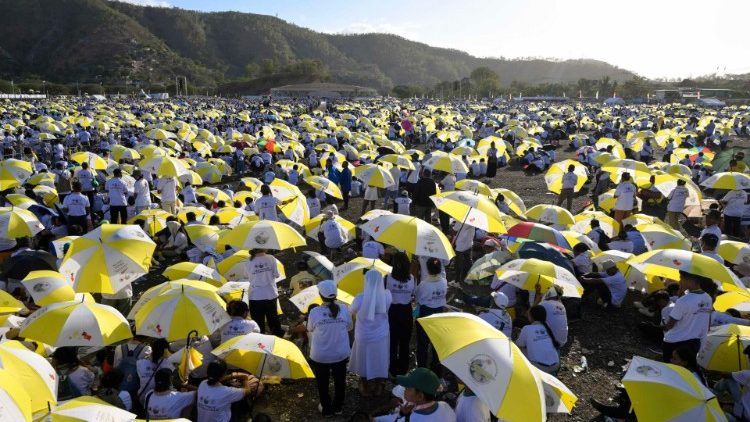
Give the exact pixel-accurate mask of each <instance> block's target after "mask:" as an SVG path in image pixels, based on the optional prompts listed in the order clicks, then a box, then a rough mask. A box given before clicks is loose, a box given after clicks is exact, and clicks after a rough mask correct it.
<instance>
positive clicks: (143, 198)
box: [133, 170, 151, 214]
mask: <svg viewBox="0 0 750 422" xmlns="http://www.w3.org/2000/svg"><path fill="white" fill-rule="evenodd" d="M133 177H134V178H135V185H134V186H133V193H134V194H135V213H136V214H140V213H142V212H143V211H145V210H147V209H150V208H151V190H150V188H149V186H148V181H147V180H146V179H144V178H143V173H142V172H141V171H140V170H136V171H134V172H133Z"/></svg>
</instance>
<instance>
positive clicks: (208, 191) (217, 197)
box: [195, 186, 232, 204]
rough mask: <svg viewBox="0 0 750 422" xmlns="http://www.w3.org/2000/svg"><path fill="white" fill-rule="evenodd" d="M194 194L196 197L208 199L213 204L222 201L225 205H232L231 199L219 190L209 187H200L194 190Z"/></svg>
mask: <svg viewBox="0 0 750 422" xmlns="http://www.w3.org/2000/svg"><path fill="white" fill-rule="evenodd" d="M195 193H196V195H202V196H205V197H208V198H210V199H211V201H213V202H219V201H224V202H225V203H227V204H231V203H232V198H231V197H230V196H229V195H227V193H226V192H224V191H223V190H221V189H217V188H213V187H209V186H201V187H199V188H198V189H196V190H195Z"/></svg>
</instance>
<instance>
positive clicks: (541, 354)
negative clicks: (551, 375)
mask: <svg viewBox="0 0 750 422" xmlns="http://www.w3.org/2000/svg"><path fill="white" fill-rule="evenodd" d="M516 346H518V347H520V348H521V350H522V351H523V354H524V355H526V357H527V358H528V359H529V360H530V361H532V362H535V363H541V364H542V365H547V366H552V365H555V364H558V363H560V355H559V354H558V353H557V350H555V345H554V344H553V343H552V338H551V337H550V336H549V333H548V332H547V329H546V328H544V325H542V324H541V323H536V322H535V323H533V324H529V325H526V326H524V327H523V328H521V333H520V334H519V335H518V338H517V339H516Z"/></svg>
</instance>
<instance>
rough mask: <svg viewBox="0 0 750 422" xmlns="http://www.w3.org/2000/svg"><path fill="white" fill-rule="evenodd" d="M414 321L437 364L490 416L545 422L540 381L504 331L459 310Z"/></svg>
mask: <svg viewBox="0 0 750 422" xmlns="http://www.w3.org/2000/svg"><path fill="white" fill-rule="evenodd" d="M417 322H418V323H419V324H420V325H421V326H422V328H424V330H425V332H426V333H427V336H428V337H429V338H430V341H431V342H432V345H433V346H434V348H435V351H436V352H437V355H438V357H439V358H440V362H441V363H442V364H443V365H444V366H445V367H447V368H448V369H449V370H450V371H451V372H453V374H455V375H456V377H457V378H458V379H460V380H461V382H463V384H464V385H466V386H467V387H468V388H470V389H471V391H472V392H473V393H474V394H476V395H477V397H478V398H479V399H480V400H481V401H482V402H483V403H484V404H486V405H487V406H488V407H489V409H490V411H491V412H492V414H494V415H495V416H497V417H498V418H499V419H502V420H508V421H542V420H545V417H546V410H545V397H544V391H543V385H542V381H541V379H540V378H539V377H538V376H537V375H536V371H535V368H534V367H533V366H532V365H531V363H530V362H529V361H528V360H527V359H526V357H525V356H524V355H523V353H522V352H521V350H520V349H519V348H518V347H517V346H516V345H515V344H513V342H512V341H511V340H510V339H509V338H508V337H506V336H505V335H504V334H503V333H502V332H500V331H498V330H496V329H495V328H494V327H492V326H491V325H490V324H488V323H487V322H485V321H484V320H482V319H481V318H479V317H477V316H475V315H471V314H467V313H460V312H448V313H442V314H435V315H431V316H428V317H425V318H419V319H418V320H417ZM456 333H460V335H456ZM418 370H419V369H418ZM399 378H401V377H399Z"/></svg>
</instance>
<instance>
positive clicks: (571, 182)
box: [557, 164, 578, 211]
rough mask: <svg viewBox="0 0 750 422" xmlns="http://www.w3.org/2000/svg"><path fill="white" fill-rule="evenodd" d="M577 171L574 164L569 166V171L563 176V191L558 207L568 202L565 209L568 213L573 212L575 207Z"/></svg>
mask: <svg viewBox="0 0 750 422" xmlns="http://www.w3.org/2000/svg"><path fill="white" fill-rule="evenodd" d="M575 170H576V166H574V165H572V164H571V165H569V166H568V171H567V172H566V173H565V174H563V176H562V190H561V191H560V195H558V196H557V206H558V207H559V206H560V205H561V204H562V203H563V201H566V205H565V208H566V209H567V210H568V211H571V209H572V207H573V194H574V193H575V188H576V184H577V183H578V175H577V174H576V173H575Z"/></svg>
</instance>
